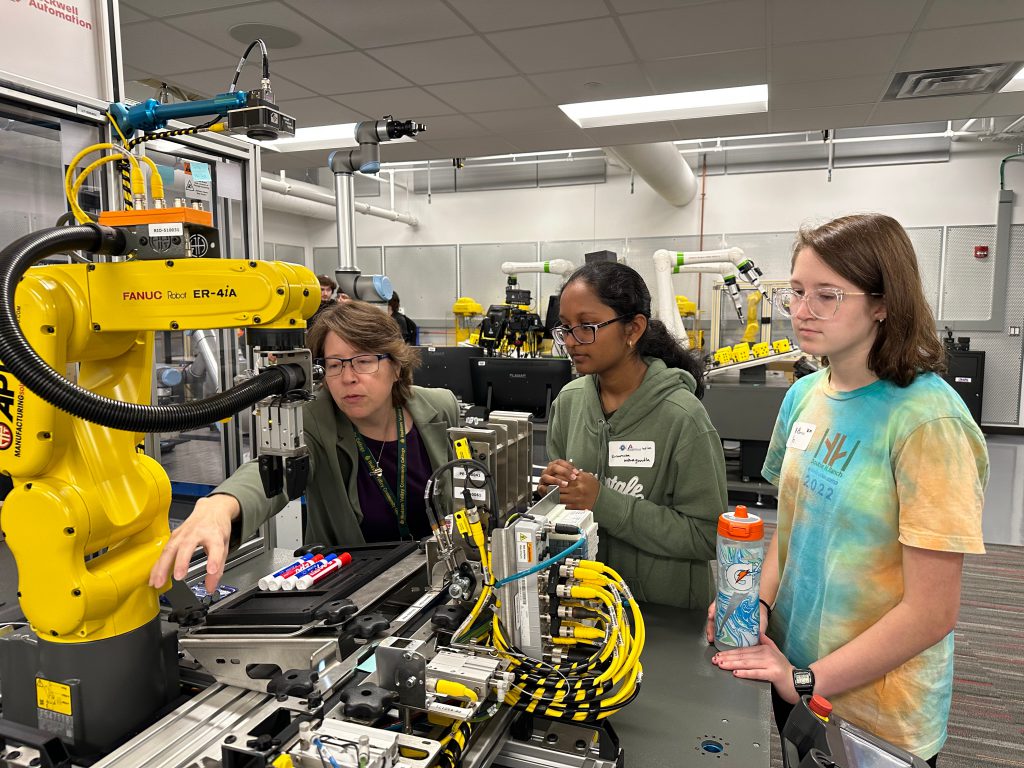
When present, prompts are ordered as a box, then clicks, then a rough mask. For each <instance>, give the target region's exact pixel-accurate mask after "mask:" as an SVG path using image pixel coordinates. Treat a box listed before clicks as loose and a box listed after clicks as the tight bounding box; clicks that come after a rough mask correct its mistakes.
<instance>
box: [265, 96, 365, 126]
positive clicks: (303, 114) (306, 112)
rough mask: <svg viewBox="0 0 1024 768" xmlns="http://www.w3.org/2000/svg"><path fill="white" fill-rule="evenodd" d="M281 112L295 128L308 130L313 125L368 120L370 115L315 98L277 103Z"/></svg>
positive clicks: (322, 98) (319, 97) (334, 102)
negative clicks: (294, 123) (292, 121)
mask: <svg viewBox="0 0 1024 768" xmlns="http://www.w3.org/2000/svg"><path fill="white" fill-rule="evenodd" d="M278 106H279V107H280V108H281V111H282V112H284V113H285V114H286V115H291V116H292V117H294V118H295V122H296V125H297V127H299V128H309V127H311V126H314V125H338V124H339V123H358V122H360V121H362V120H368V119H369V118H370V115H367V114H364V113H361V112H357V111H355V110H353V109H350V108H349V107H347V106H345V105H344V104H339V103H338V102H336V101H331V100H330V99H327V98H324V97H323V96H315V97H313V98H311V99H291V100H289V101H281V102H278Z"/></svg>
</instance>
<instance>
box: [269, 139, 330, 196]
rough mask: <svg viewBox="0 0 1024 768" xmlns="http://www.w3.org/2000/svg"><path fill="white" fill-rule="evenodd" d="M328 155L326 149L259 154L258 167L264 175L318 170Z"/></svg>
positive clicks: (328, 152)
mask: <svg viewBox="0 0 1024 768" xmlns="http://www.w3.org/2000/svg"><path fill="white" fill-rule="evenodd" d="M328 154H330V150H326V149H310V150H307V151H305V152H260V166H261V167H262V168H263V172H264V173H276V172H277V171H299V170H302V169H304V168H318V167H320V166H322V165H324V158H325V157H327V155H328ZM324 191H325V192H326V191H328V190H324Z"/></svg>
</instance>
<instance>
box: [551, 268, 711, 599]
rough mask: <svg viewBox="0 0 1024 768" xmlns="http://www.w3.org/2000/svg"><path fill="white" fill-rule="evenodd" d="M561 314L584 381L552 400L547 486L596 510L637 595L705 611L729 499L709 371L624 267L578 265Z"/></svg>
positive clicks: (565, 340)
mask: <svg viewBox="0 0 1024 768" xmlns="http://www.w3.org/2000/svg"><path fill="white" fill-rule="evenodd" d="M558 318H559V323H560V324H559V325H557V326H555V327H554V328H553V330H552V335H553V336H554V338H555V340H556V341H558V342H559V343H562V344H564V345H565V348H566V350H567V352H568V354H569V356H570V357H571V358H572V361H573V364H574V365H575V366H576V370H577V372H578V373H580V374H582V376H581V378H578V379H576V380H575V381H573V382H571V383H570V384H568V385H567V386H566V387H564V388H563V389H562V391H561V392H560V393H559V395H558V397H557V398H556V399H555V402H554V403H553V404H552V408H551V417H550V423H549V424H548V459H549V461H550V463H549V464H548V465H547V468H546V469H545V470H544V471H543V473H542V474H541V478H540V485H539V488H538V491H539V492H540V493H547V492H548V490H550V489H551V488H552V487H553V486H557V487H558V488H559V492H560V498H561V501H562V502H563V503H565V504H566V505H567V506H568V507H569V508H570V509H589V510H592V511H593V513H594V519H595V520H596V521H597V523H598V525H599V526H600V533H601V535H600V553H599V559H601V560H603V561H604V562H606V563H608V564H609V565H610V566H611V567H612V568H614V569H616V570H617V571H618V572H619V574H620V575H621V576H622V577H623V578H624V579H625V580H626V582H627V583H628V584H629V586H630V589H631V590H633V594H634V596H635V597H636V598H637V599H638V600H640V601H649V602H653V603H660V604H664V605H672V606H684V607H690V608H692V607H697V606H699V607H700V608H704V607H705V606H706V605H707V602H708V600H709V599H710V598H711V595H712V586H711V568H710V565H709V563H708V561H709V560H710V559H711V558H712V557H714V555H715V537H716V528H717V523H718V517H719V515H721V514H722V513H723V512H724V511H725V510H726V509H727V499H726V487H725V457H724V456H723V453H722V442H721V440H720V439H719V437H718V433H717V432H716V431H715V428H714V427H713V426H712V425H711V421H710V420H709V419H708V415H707V412H706V411H705V410H704V407H703V406H702V405H701V403H700V400H699V399H698V397H699V396H700V395H702V394H703V391H704V386H703V383H702V379H703V370H702V366H701V365H700V363H699V362H698V361H697V359H696V358H695V357H694V356H693V355H691V354H690V353H689V352H688V351H687V350H685V349H683V348H682V347H681V346H680V345H679V343H678V342H677V341H676V340H675V339H674V338H672V337H671V336H670V335H669V333H668V330H667V329H666V327H665V325H664V324H663V323H661V322H660V321H658V320H654V319H652V318H651V294H650V291H648V289H647V286H646V285H645V284H644V281H643V278H642V277H641V276H640V275H639V274H638V273H637V272H636V271H635V270H633V269H631V268H630V267H628V266H626V265H625V264H619V263H617V262H599V263H594V264H587V265H586V266H584V267H581V268H580V269H578V270H576V271H575V272H574V273H573V274H572V275H570V277H569V279H568V281H567V282H566V284H565V285H564V286H563V287H562V291H561V295H560V297H559V315H558Z"/></svg>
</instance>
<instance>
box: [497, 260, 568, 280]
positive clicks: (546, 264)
mask: <svg viewBox="0 0 1024 768" xmlns="http://www.w3.org/2000/svg"><path fill="white" fill-rule="evenodd" d="M575 270H576V265H575V264H573V263H572V262H571V261H568V260H567V259H552V260H551V261H506V262H505V263H503V264H502V265H501V271H502V272H504V273H505V274H506V275H520V274H524V273H528V272H544V273H550V274H552V275H561V276H562V277H563V278H566V277H569V275H571V274H572V273H573V272H574V271H575Z"/></svg>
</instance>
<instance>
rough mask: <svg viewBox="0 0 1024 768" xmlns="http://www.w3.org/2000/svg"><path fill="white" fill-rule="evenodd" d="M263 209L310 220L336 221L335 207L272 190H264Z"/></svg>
mask: <svg viewBox="0 0 1024 768" xmlns="http://www.w3.org/2000/svg"><path fill="white" fill-rule="evenodd" d="M262 201H263V207H264V208H266V209H267V210H271V211H281V212H282V213H290V214H292V215H294V216H305V217H307V218H310V219H323V220H324V221H334V219H335V216H334V206H333V205H331V206H328V205H324V204H323V203H316V202H313V201H312V200H303V199H302V198H300V197H293V196H291V195H282V194H281V193H280V192H275V191H274V190H272V189H265V190H263V195H262Z"/></svg>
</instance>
